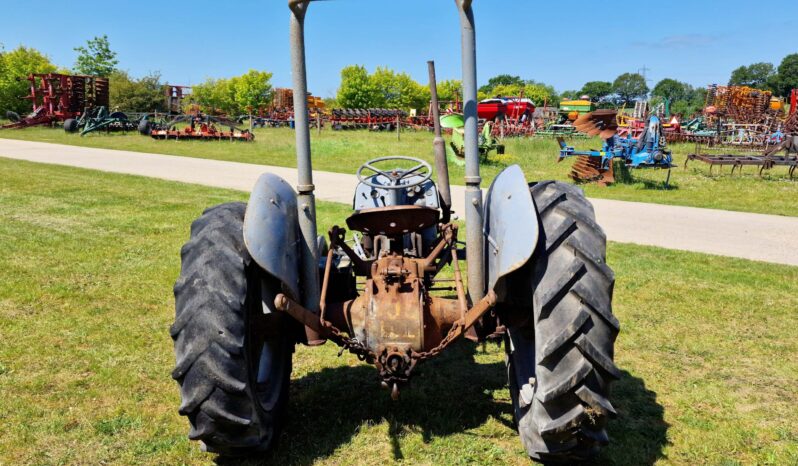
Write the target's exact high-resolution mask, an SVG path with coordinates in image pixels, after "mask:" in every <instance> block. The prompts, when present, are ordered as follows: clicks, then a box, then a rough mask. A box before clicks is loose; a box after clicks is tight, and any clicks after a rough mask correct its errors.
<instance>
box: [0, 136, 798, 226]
mask: <svg viewBox="0 0 798 466" xmlns="http://www.w3.org/2000/svg"><path fill="white" fill-rule="evenodd" d="M255 133H256V140H255V142H254V143H253V144H244V143H239V144H230V143H228V142H203V141H155V140H153V139H151V138H147V137H144V136H140V135H138V134H137V133H128V134H126V135H125V134H92V135H87V136H85V137H80V136H78V135H76V134H66V133H64V131H63V130H61V129H57V128H56V129H51V128H28V129H25V130H14V131H3V132H2V133H0V137H3V138H16V139H28V140H36V141H45V142H54V143H61V144H74V145H83V146H89V147H99V148H111V149H121V150H131V151H140V152H151V153H162V154H172V155H183V156H189V157H202V158H210V159H218V160H232V161H238V162H249V163H259V164H266V165H279V166H287V167H293V166H295V165H296V155H295V154H294V133H293V131H292V130H290V129H287V128H281V129H272V128H267V129H256V130H255ZM312 141H313V166H314V168H315V169H316V170H328V171H334V172H343V173H354V172H355V170H356V169H357V167H358V166H359V165H360V164H361V163H363V162H365V161H366V160H367V159H369V158H373V157H379V156H384V155H412V156H415V157H421V158H424V159H427V160H430V161H432V159H433V156H432V144H431V136H430V134H429V133H426V132H404V133H402V136H401V141H399V142H397V140H396V134H395V133H373V132H367V131H357V132H336V131H330V130H325V131H322V134H321V135H317V134H316V132H315V131H314V132H313V133H312ZM573 142H574V144H575V146H576V147H577V149H587V148H600V146H601V142H600V140H598V139H593V140H579V139H577V140H574V141H573ZM506 143H507V154H506V155H504V156H496V155H495V154H494V155H493V156H492V161H491V163H489V164H487V165H485V166H484V167H483V170H482V173H483V177H484V178H485V180H486V184H485V185H486V186H487V183H489V182H490V181H491V180H492V179H493V177H495V176H496V174H497V173H498V172H499V171H501V170H502V169H503V168H504V167H505V166H507V165H509V164H513V163H517V164H520V165H521V167H522V168H523V169H524V172H525V173H526V176H527V179H529V180H530V181H532V180H547V179H559V180H567V179H568V173H569V171H570V163H571V162H570V161H566V162H562V163H557V162H556V160H557V155H558V146H557V143H556V141H554V140H551V139H539V140H538V139H508V140H507V141H506ZM672 149H673V151H674V156H675V163H676V165H677V167H676V168H674V169H673V174H672V178H671V188H672V189H670V190H664V189H663V181H664V180H665V172H664V171H660V170H635V171H632V172H631V173H630V178H629V179H627V180H625V181H622V182H619V183H616V184H615V185H613V186H611V187H608V188H600V187H597V186H594V185H586V186H585V189H586V191H587V194H588V195H589V196H592V197H601V198H609V199H621V200H628V201H640V202H654V203H659V204H673V205H686V206H694V207H708V208H714V209H726V210H737V211H744V212H758V213H766V214H777V215H789V216H798V203H796V202H795V199H796V198H798V180H795V181H791V180H789V179H788V178H787V170H786V169H785V168H782V167H778V168H775V169H773V170H770V171H767V172H765V175H764V176H763V177H762V178H760V177H759V176H758V175H757V174H756V173H757V170H756V169H755V168H754V167H747V168H746V169H745V170H744V172H743V174H742V176H739V175H737V174H735V175H734V176H731V175H729V168H726V169H725V171H724V172H723V174H721V175H718V174H717V168H716V169H715V173H714V174H713V175H709V170H708V166H707V165H704V164H701V163H698V162H693V163H692V165H690V166H688V168H687V169H684V168H683V164H684V160H685V158H686V156H687V154H688V153H689V152H690V151H692V150H693V149H694V147H693V145H690V144H674V145H673V146H672ZM451 172H452V176H451V179H452V182H453V183H455V184H463V177H464V172H463V168H462V167H458V166H452V167H451Z"/></svg>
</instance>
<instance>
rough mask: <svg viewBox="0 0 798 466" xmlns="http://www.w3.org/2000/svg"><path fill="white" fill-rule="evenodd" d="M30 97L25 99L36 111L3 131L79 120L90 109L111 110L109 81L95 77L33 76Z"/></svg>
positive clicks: (30, 77)
mask: <svg viewBox="0 0 798 466" xmlns="http://www.w3.org/2000/svg"><path fill="white" fill-rule="evenodd" d="M27 80H28V81H30V94H28V95H27V96H25V97H23V99H27V100H30V101H31V105H32V106H33V111H32V112H31V113H30V114H29V115H27V116H25V117H22V118H16V115H11V116H13V117H14V118H12V119H14V120H16V121H12V122H11V123H9V124H7V125H3V126H0V129H8V128H27V127H30V126H39V125H49V124H52V123H55V122H57V121H66V120H68V119H70V118H71V119H76V118H79V117H80V116H81V115H82V114H83V113H84V112H85V111H86V109H92V108H95V107H108V80H107V79H105V78H97V77H94V76H78V75H66V74H58V73H46V74H30V75H28V77H27Z"/></svg>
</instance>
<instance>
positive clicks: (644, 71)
mask: <svg viewBox="0 0 798 466" xmlns="http://www.w3.org/2000/svg"><path fill="white" fill-rule="evenodd" d="M649 71H651V68H646V65H643V67H642V68H638V70H637V73H638V74H640V75H642V76H643V81H645V82H648V78H646V73H648V72H649Z"/></svg>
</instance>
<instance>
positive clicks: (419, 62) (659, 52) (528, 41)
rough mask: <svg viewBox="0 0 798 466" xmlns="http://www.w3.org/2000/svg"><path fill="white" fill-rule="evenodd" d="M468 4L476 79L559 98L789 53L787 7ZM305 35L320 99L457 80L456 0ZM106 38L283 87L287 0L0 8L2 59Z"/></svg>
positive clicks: (174, 63)
mask: <svg viewBox="0 0 798 466" xmlns="http://www.w3.org/2000/svg"><path fill="white" fill-rule="evenodd" d="M631 4H634V7H630V6H629V5H631ZM34 5H38V6H34ZM55 5H58V6H59V8H55ZM66 5H69V8H61V7H65V6H66ZM100 5H101V6H100ZM474 8H475V12H476V18H477V40H478V66H479V81H480V83H484V82H485V81H487V79H488V78H490V77H491V76H494V75H496V74H499V73H509V74H515V75H520V76H521V77H523V78H525V79H535V80H537V81H543V82H546V83H548V84H552V85H554V86H555V88H557V89H558V90H560V91H563V90H566V89H578V88H580V87H581V86H582V84H583V83H584V82H585V81H589V80H608V81H612V80H613V79H614V78H615V77H616V76H618V75H619V74H621V73H624V72H635V71H638V70H640V69H642V68H643V67H645V68H647V77H648V78H649V79H650V81H651V82H650V85H651V86H653V84H655V83H656V82H657V81H658V80H659V79H662V78H665V77H673V78H676V79H680V80H683V81H687V82H689V83H691V84H693V85H696V86H704V85H706V84H710V83H715V82H725V81H726V80H728V77H729V74H730V72H731V70H732V69H734V68H736V67H737V66H739V65H742V64H750V63H754V62H758V61H769V62H772V63H774V64H776V65H778V63H779V62H780V61H781V59H782V58H783V57H784V56H785V55H787V54H789V53H798V40H796V39H795V31H796V30H798V1H796V0H779V1H772V0H762V1H758V2H750V1H742V0H730V1H721V0H711V1H710V0H694V1H691V2H683V1H679V0H676V1H663V0H659V1H649V0H638V1H637V2H627V1H624V2H621V1H596V0H593V1H583V0H572V1H569V2H564V1H533V0H505V1H499V0H474ZM43 10H50V11H51V12H52V14H42V11H43ZM32 11H36V12H37V13H35V14H34V13H33V12H32ZM89 12H90V13H89ZM66 28H68V30H67V29H66ZM307 28H308V37H307V43H308V69H309V88H310V90H311V92H313V93H314V94H316V95H321V96H325V97H326V96H330V95H333V94H334V93H335V90H336V88H337V86H338V81H339V71H340V69H341V68H342V67H343V66H345V65H347V64H352V63H360V64H364V65H366V66H367V67H368V68H369V69H370V70H373V69H374V68H375V67H376V66H378V65H388V66H390V67H391V68H393V69H395V70H399V71H406V72H408V73H410V74H411V75H412V76H413V77H414V78H416V79H417V80H419V81H420V82H426V79H425V76H426V60H428V59H434V60H435V61H436V63H437V66H438V75H439V78H440V79H446V78H455V77H459V73H460V55H459V47H460V36H459V22H458V17H457V15H456V11H455V6H454V2H453V1H452V0H405V1H390V0H332V1H325V2H315V3H313V4H312V5H311V8H310V11H309V13H308V20H307ZM790 31H792V32H790ZM102 34H107V35H108V37H109V39H110V41H111V46H112V48H113V49H114V50H115V51H117V52H118V54H119V56H118V58H119V60H120V65H119V66H120V67H121V68H122V69H126V70H128V71H130V72H131V73H132V74H133V75H135V76H140V75H142V74H145V73H147V72H149V71H160V72H161V74H162V76H163V78H164V79H165V80H166V81H168V82H171V83H174V84H195V83H197V82H200V81H202V80H204V79H205V78H207V77H229V76H234V75H237V74H241V73H243V72H246V71H247V70H248V69H250V68H255V69H265V70H268V71H271V72H273V73H274V79H273V83H274V85H275V86H278V87H279V86H288V85H290V74H289V69H290V65H289V53H288V9H287V1H285V0H261V1H256V0H241V1H227V2H224V1H218V0H217V1H205V0H194V1H190V2H174V1H169V2H167V1H160V2H156V1H150V0H137V1H128V0H114V1H110V2H101V3H97V2H96V1H95V2H88V1H84V0H70V1H69V2H63V1H58V2H49V1H45V2H38V3H35V4H34V3H33V2H28V1H11V0H0V43H2V44H3V45H4V47H5V49H6V50H8V49H12V48H14V47H16V46H17V45H20V44H24V45H27V46H31V47H35V48H37V49H39V50H41V51H42V52H44V53H46V54H47V55H49V56H50V58H51V59H52V60H53V61H54V62H56V63H57V64H59V65H64V66H71V65H72V64H73V63H74V61H75V52H74V51H73V50H72V49H73V47H75V46H78V45H81V44H82V43H84V42H85V40H86V39H89V38H91V37H93V36H95V35H102Z"/></svg>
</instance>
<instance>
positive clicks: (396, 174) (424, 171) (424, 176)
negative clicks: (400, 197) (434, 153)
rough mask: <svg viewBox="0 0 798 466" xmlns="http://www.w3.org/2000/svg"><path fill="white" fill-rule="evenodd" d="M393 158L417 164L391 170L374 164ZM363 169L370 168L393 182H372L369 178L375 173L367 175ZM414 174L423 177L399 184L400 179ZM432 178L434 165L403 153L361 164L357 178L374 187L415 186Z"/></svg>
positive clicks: (401, 187) (403, 187)
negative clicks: (405, 155) (387, 183)
mask: <svg viewBox="0 0 798 466" xmlns="http://www.w3.org/2000/svg"><path fill="white" fill-rule="evenodd" d="M393 160H403V161H406V162H407V161H409V162H415V163H416V164H417V165H416V166H414V167H412V168H410V169H407V170H405V169H400V168H394V169H392V170H390V171H384V170H380V169H379V168H376V167H375V166H374V165H372V164H378V163H382V162H388V161H393ZM363 170H369V171H372V172H374V173H375V174H377V175H382V176H384V177H386V178H388V179H389V180H391V184H389V185H380V184H375V183H372V182H371V181H369V180H368V178H370V177H372V176H374V175H370V176H368V177H367V176H366V175H364V174H363ZM412 175H417V176H421V179H420V180H418V181H415V182H413V183H410V184H399V182H400V181H402V180H404V179H406V178H409V177H410V176H412ZM430 178H432V166H431V165H430V164H429V163H428V162H425V161H423V160H421V159H417V158H414V157H404V156H401V155H395V156H391V157H380V158H377V159H372V160H369V161H368V162H366V163H364V164H363V165H361V166H360V168H358V169H357V179H358V180H360V182H361V183H363V184H365V185H366V186H370V187H372V188H381V189H407V188H414V187H416V186H418V185H420V184H423V183H426V182H427V181H428V180H429V179H430Z"/></svg>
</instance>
